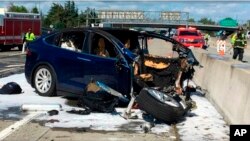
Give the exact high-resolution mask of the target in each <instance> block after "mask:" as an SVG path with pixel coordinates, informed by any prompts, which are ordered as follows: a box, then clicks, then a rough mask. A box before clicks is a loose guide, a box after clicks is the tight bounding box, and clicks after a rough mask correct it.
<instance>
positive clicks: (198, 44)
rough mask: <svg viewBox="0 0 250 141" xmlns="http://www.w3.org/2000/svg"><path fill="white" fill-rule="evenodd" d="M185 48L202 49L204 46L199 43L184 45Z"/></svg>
mask: <svg viewBox="0 0 250 141" xmlns="http://www.w3.org/2000/svg"><path fill="white" fill-rule="evenodd" d="M183 45H184V46H185V47H196V48H202V47H203V46H204V44H202V43H197V44H192V43H183Z"/></svg>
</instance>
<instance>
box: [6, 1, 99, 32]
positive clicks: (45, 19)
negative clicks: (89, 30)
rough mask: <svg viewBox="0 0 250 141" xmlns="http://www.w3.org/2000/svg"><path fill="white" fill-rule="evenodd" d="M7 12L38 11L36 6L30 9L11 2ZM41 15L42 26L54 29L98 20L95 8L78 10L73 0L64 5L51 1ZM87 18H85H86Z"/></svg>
mask: <svg viewBox="0 0 250 141" xmlns="http://www.w3.org/2000/svg"><path fill="white" fill-rule="evenodd" d="M8 11H9V12H22V13H29V12H31V13H39V11H38V9H37V7H33V8H32V9H31V11H29V10H27V8H26V7H24V6H16V5H14V4H13V3H12V4H11V5H10V6H9V8H8ZM41 16H42V23H43V27H45V28H50V27H51V25H53V28H55V29H62V28H68V27H82V26H86V25H89V24H90V23H96V22H98V19H97V13H96V12H95V9H91V8H86V10H85V11H80V12H79V10H78V8H77V7H76V5H75V2H74V1H67V2H65V3H64V5H61V4H59V3H53V4H52V6H51V7H50V9H49V11H48V14H47V15H43V13H41ZM87 18H88V19H89V20H86V19H87Z"/></svg>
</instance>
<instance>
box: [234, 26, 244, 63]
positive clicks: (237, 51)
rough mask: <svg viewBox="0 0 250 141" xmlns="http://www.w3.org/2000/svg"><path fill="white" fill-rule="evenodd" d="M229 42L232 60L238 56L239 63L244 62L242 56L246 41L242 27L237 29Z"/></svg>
mask: <svg viewBox="0 0 250 141" xmlns="http://www.w3.org/2000/svg"><path fill="white" fill-rule="evenodd" d="M231 42H232V44H233V48H234V52H233V59H234V60H235V59H236V58H237V57H238V56H239V58H238V60H239V61H241V62H246V61H243V54H244V49H245V48H246V47H247V40H246V36H245V34H244V33H243V28H242V27H239V28H238V30H237V33H236V34H234V35H233V37H232V40H231Z"/></svg>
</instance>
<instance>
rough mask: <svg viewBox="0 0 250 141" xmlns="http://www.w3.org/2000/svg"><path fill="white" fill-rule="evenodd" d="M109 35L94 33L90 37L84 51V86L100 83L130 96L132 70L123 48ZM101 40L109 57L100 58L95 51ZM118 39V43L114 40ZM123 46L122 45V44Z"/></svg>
mask: <svg viewBox="0 0 250 141" xmlns="http://www.w3.org/2000/svg"><path fill="white" fill-rule="evenodd" d="M106 34H108V33H105V34H104V33H96V32H92V33H90V34H89V36H88V41H87V42H86V44H85V45H86V46H84V47H86V48H85V49H84V50H85V51H84V53H83V54H85V56H84V58H79V59H81V60H85V61H84V64H83V65H85V66H87V68H86V69H84V70H83V71H84V77H83V82H84V84H87V83H89V82H90V81H91V80H95V81H100V82H103V83H105V84H106V85H108V86H109V87H111V88H113V89H115V90H117V91H119V92H120V93H122V94H124V95H129V93H130V90H131V70H130V67H129V64H128V63H127V61H126V59H125V57H124V56H123V54H122V50H121V47H119V44H118V43H117V42H118V40H117V39H116V38H115V37H113V36H111V35H110V34H108V35H109V36H107V35H106ZM100 38H103V39H104V43H105V48H106V50H107V52H108V54H109V56H100V55H98V54H96V52H95V50H96V49H97V47H98V41H99V39H100ZM114 39H116V41H115V40H114ZM120 45H122V44H120Z"/></svg>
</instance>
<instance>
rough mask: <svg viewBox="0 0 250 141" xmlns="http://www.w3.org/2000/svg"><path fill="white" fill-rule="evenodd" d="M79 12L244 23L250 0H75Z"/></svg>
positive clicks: (45, 5) (45, 4)
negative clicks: (181, 15)
mask: <svg viewBox="0 0 250 141" xmlns="http://www.w3.org/2000/svg"><path fill="white" fill-rule="evenodd" d="M65 1H66V0H60V1H59V0H54V1H53V0H43V1H41V0H36V1H35V0H33V1H32V0H15V1H11V0H0V7H1V8H2V7H5V8H7V7H8V5H9V4H10V2H13V3H14V4H15V5H19V6H20V5H24V6H25V7H27V8H28V9H31V8H32V7H34V6H37V7H38V8H39V9H41V11H42V12H43V13H44V14H46V13H47V12H48V11H49V9H50V7H51V5H52V3H60V4H62V5H64V3H65ZM75 3H76V5H77V7H78V9H79V11H81V10H82V11H84V10H85V9H86V7H90V8H95V9H96V10H143V11H182V12H189V17H190V18H194V19H195V20H199V19H201V18H203V17H208V18H211V19H212V20H214V21H219V20H221V19H223V18H226V17H232V18H233V19H236V20H238V21H239V23H243V22H245V21H247V20H250V14H249V13H250V9H249V7H250V0H240V1H236V0H235V1H233V0H220V1H218V0H200V1H199V0H175V1H173V0H155V1H154V0H75Z"/></svg>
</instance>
